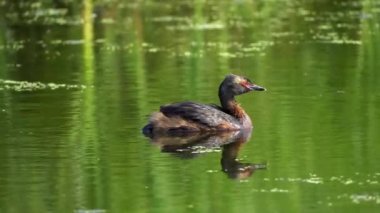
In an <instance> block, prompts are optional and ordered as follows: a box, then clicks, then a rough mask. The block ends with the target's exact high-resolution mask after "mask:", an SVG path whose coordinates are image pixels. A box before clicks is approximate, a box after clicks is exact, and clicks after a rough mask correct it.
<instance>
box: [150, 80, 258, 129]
mask: <svg viewBox="0 0 380 213" xmlns="http://www.w3.org/2000/svg"><path fill="white" fill-rule="evenodd" d="M250 91H265V88H264V87H261V86H258V85H256V84H254V83H252V82H251V81H250V80H249V79H248V78H245V77H242V76H238V75H234V74H229V75H227V76H226V77H225V78H224V80H223V82H222V83H221V84H220V86H219V99H220V103H221V107H220V106H216V105H207V104H200V103H194V102H181V103H173V104H169V105H164V106H161V107H160V111H159V112H155V113H153V114H152V115H151V117H150V120H149V123H148V124H147V125H146V126H145V127H144V128H143V133H144V134H154V133H159V132H161V133H165V132H207V131H232V130H242V129H251V128H252V122H251V119H250V118H249V116H248V114H247V113H246V112H245V111H244V109H243V108H242V107H241V106H240V105H239V104H238V103H237V102H236V100H235V96H237V95H241V94H244V93H247V92H250Z"/></svg>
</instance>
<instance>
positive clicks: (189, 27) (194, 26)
mask: <svg viewBox="0 0 380 213" xmlns="http://www.w3.org/2000/svg"><path fill="white" fill-rule="evenodd" d="M224 28H225V26H224V24H222V23H218V22H215V23H203V24H189V25H179V26H168V27H167V29H168V30H220V29H224Z"/></svg>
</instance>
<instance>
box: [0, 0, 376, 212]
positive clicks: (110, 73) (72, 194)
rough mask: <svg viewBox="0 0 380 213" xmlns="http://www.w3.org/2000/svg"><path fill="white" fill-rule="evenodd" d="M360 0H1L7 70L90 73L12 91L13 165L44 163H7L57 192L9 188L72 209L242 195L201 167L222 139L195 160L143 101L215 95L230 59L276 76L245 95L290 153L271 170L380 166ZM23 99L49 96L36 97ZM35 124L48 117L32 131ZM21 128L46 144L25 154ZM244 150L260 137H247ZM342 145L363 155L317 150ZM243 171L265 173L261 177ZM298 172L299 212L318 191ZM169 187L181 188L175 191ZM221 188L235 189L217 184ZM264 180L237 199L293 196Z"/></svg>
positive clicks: (7, 108) (367, 19)
mask: <svg viewBox="0 0 380 213" xmlns="http://www.w3.org/2000/svg"><path fill="white" fill-rule="evenodd" d="M350 2H351V1H348V2H347V1H327V0H325V1H281V0H280V1H245V0H238V1H217V0H213V1H152V0H148V1H137V0H136V1H132V0H131V1H130V0H128V1H121V0H118V1H117V0H104V1H102V0H98V1H94V2H92V1H84V2H78V1H74V0H56V1H48V0H45V1H3V4H2V6H1V8H0V10H1V11H0V20H1V23H0V28H1V30H0V52H1V53H0V67H1V68H0V77H1V79H16V80H18V81H17V82H21V81H27V82H65V83H66V84H65V85H86V86H89V85H93V86H94V87H91V88H88V89H86V90H85V91H75V90H74V91H68V92H66V93H65V92H64V91H62V90H60V91H55V92H57V95H56V96H54V97H50V98H49V96H48V95H46V96H44V94H45V93H43V92H51V91H38V92H41V93H38V92H36V93H33V94H32V95H30V96H29V95H28V94H30V93H28V94H24V93H17V94H12V91H0V113H2V114H0V116H2V115H4V117H5V118H6V119H0V127H4V128H1V129H0V131H3V132H4V129H5V130H9V132H10V133H9V134H11V135H10V136H7V138H5V139H4V138H2V139H1V142H0V145H3V144H1V143H2V141H4V140H8V142H9V141H12V143H9V144H7V145H4V146H2V147H1V156H4V157H3V159H4V160H2V161H1V162H0V165H1V168H8V167H7V165H12V166H13V168H16V169H17V168H22V166H23V165H32V166H34V167H32V166H31V167H30V168H31V169H30V170H28V168H26V169H25V170H27V171H28V172H25V174H23V175H20V174H19V173H17V172H15V170H16V169H15V170H9V171H8V170H3V171H2V173H1V175H2V177H3V176H7V178H8V179H7V180H9V181H11V180H15V181H16V182H17V183H23V182H25V179H27V180H28V181H29V180H30V181H34V180H35V179H38V181H35V182H38V183H39V184H36V185H34V187H35V188H34V191H41V193H45V194H44V195H41V196H44V198H46V200H51V199H52V200H54V199H59V202H58V203H54V202H49V203H48V204H47V203H44V202H43V201H36V200H30V199H29V198H30V197H33V198H35V197H38V196H34V194H33V196H30V197H27V196H26V195H28V193H27V192H24V189H23V190H19V191H16V192H15V191H13V190H10V189H6V190H0V191H1V192H2V193H7V192H9V193H8V194H10V196H11V197H12V196H13V197H19V196H21V197H22V198H23V199H22V200H25V201H26V200H27V201H28V202H26V203H27V204H25V205H27V206H28V205H30V206H33V207H34V208H35V209H38V208H39V207H40V206H44V207H46V208H48V207H50V205H59V206H61V208H63V211H67V210H68V208H67V206H86V207H99V208H109V209H111V210H110V212H117V211H118V210H120V209H128V210H130V211H131V212H137V211H140V210H141V207H146V208H159V209H160V210H162V211H164V212H176V211H178V210H179V208H178V206H181V207H182V206H186V205H189V203H187V202H188V200H191V201H193V202H194V203H204V202H206V203H208V204H209V205H211V203H214V202H215V203H216V205H215V206H207V205H205V206H202V207H200V208H203V209H201V210H203V211H204V212H206V211H208V210H209V209H211V208H212V209H213V210H215V211H216V212H219V211H222V210H226V211H227V210H231V209H228V207H229V206H233V205H230V204H231V202H235V200H233V199H232V200H229V198H230V197H229V195H228V194H227V193H226V191H228V189H229V187H231V188H234V187H236V186H235V185H234V186H231V185H229V182H224V180H221V179H220V177H218V176H210V174H207V173H199V172H198V173H196V172H195V171H194V170H197V171H207V170H209V169H210V168H209V165H215V158H212V157H213V156H212V155H210V157H205V158H204V159H202V163H200V162H199V161H198V163H200V164H199V166H197V167H196V168H194V167H192V164H189V163H188V162H178V161H173V159H172V158H166V157H165V156H164V157H163V155H161V154H160V153H156V152H154V151H150V150H149V148H147V147H149V146H146V144H145V143H144V142H145V141H144V140H143V139H138V138H139V135H140V130H139V127H141V126H143V123H144V122H145V118H146V117H144V116H145V115H147V114H149V112H151V111H153V110H156V108H157V107H158V105H160V104H163V103H166V102H173V101H179V100H183V99H191V100H196V101H204V102H218V100H217V96H216V90H217V86H218V84H219V82H220V80H221V79H222V78H223V76H224V74H225V73H226V72H238V73H239V72H240V74H245V75H249V76H250V77H253V78H254V79H256V80H257V81H258V83H263V85H264V86H266V87H268V88H269V92H268V94H264V95H257V96H254V98H253V99H254V104H252V105H251V102H252V101H251V100H252V96H245V97H242V98H241V99H242V105H243V106H245V107H247V111H248V112H249V113H250V114H252V115H254V116H253V118H254V121H255V124H257V126H258V128H257V131H259V132H258V134H257V137H260V139H261V140H255V143H260V144H261V145H262V148H261V151H262V152H257V153H259V154H260V155H261V156H264V157H262V158H263V159H280V160H278V161H279V162H284V164H285V165H281V167H280V166H277V168H276V165H272V167H271V172H267V173H266V174H267V175H268V176H270V177H269V178H272V179H274V178H275V177H279V176H281V175H288V176H292V175H293V176H295V177H300V176H302V174H297V173H299V172H305V171H307V172H308V171H315V170H318V171H320V172H321V173H329V172H331V170H335V171H336V172H338V173H340V174H344V173H350V172H351V173H354V172H356V171H357V169H358V168H359V169H361V168H364V169H366V168H374V167H375V164H376V162H373V161H371V159H375V158H376V157H375V156H377V155H378V152H377V150H378V146H379V145H378V143H377V141H376V139H377V138H379V133H378V131H377V129H378V128H379V124H378V116H376V115H378V114H379V107H378V98H379V96H378V94H379V84H378V79H380V77H379V72H378V70H379V69H380V64H379V60H378V58H379V57H378V55H379V51H380V49H379V48H380V32H379V28H378V20H379V16H378V13H377V12H376V10H378V9H379V6H378V5H372V3H371V2H372V1H370V0H368V1H361V2H355V1H353V2H355V3H350ZM90 3H93V4H90ZM84 16H85V17H84ZM83 20H86V22H84V21H83ZM360 31H361V33H359V32H360ZM239 70H242V71H239ZM0 84H1V82H0ZM0 89H1V85H0ZM41 94H42V95H41ZM33 95H37V96H38V95H40V96H38V97H37V98H36V97H33ZM263 97H265V98H263ZM25 105H26V106H27V107H31V108H32V107H36V106H35V105H38V107H36V108H32V110H30V109H29V111H27V113H25V109H23V108H22V107H24V106H25ZM3 109H4V111H1V110H3ZM33 113H35V114H33ZM36 115H38V117H37V118H36V117H35V116H36ZM59 115H61V117H59ZM33 116H34V117H33ZM4 117H2V118H4ZM36 123H38V124H36ZM33 125H34V126H37V127H38V128H36V129H32V130H34V131H29V130H30V129H28V128H30V126H33ZM57 125H58V127H57ZM55 128H56V129H55ZM51 129H54V130H55V131H56V132H53V133H52V132H51V131H52V130H51ZM16 131H17V132H16ZM25 132H27V134H29V133H30V134H34V135H25ZM13 136H14V138H16V139H14V140H17V142H20V143H19V144H21V142H25V141H27V142H30V143H35V142H36V140H37V142H40V143H41V145H40V147H37V148H39V149H41V150H38V151H40V152H41V153H37V154H39V155H40V156H31V157H30V158H26V157H25V158H23V157H22V156H21V157H19V158H17V156H16V154H18V153H21V154H22V153H23V152H25V154H26V155H27V154H30V145H25V144H21V145H17V147H16V148H15V147H14V146H13V144H14V143H13V142H14V140H11V139H9V138H11V137H13ZM45 138H46V139H45ZM256 139H257V138H256ZM18 140H19V141H18ZM55 143H59V145H56V146H53V145H54V144H55ZM60 143H62V144H63V145H62V144H60ZM342 144H344V145H342ZM247 145H248V146H249V144H247ZM41 147H42V148H41ZM320 147H328V149H327V148H326V149H324V148H320ZM255 148H258V149H260V147H258V146H255ZM341 148H342V149H341ZM376 148H377V149H376ZM347 150H348V151H347ZM245 152H248V153H255V152H256V151H255V150H250V149H249V147H246V149H245ZM331 153H335V154H336V153H338V154H340V155H341V156H347V155H349V156H352V157H353V159H354V160H353V162H352V163H353V164H354V165H353V166H352V167H349V168H347V167H345V166H344V165H345V164H346V163H347V162H345V160H347V158H343V157H342V158H341V159H336V161H335V165H334V164H332V163H330V162H327V161H326V160H325V159H323V158H322V157H321V156H328V157H329V156H331V155H332V154H331ZM41 154H42V158H41ZM32 155H33V153H32ZM15 156H16V157H15ZM243 156H244V155H243ZM261 156H260V158H261ZM252 157H256V156H252ZM30 159H31V160H30ZM33 160H34V161H33ZM197 160H198V159H197ZM157 161H158V163H157ZM298 164H302V165H298ZM157 165H158V166H157ZM160 165H161V166H160ZM162 165H164V166H162ZM289 165H290V166H289ZM337 165H342V166H341V167H339V166H337ZM334 166H335V167H334ZM298 167H302V168H304V169H305V170H304V171H299V170H297V169H295V168H298ZM34 168H37V169H38V168H42V169H43V171H42V172H41V171H40V170H38V171H40V172H41V173H37V172H35V171H32V170H33V169H34ZM169 168H170V169H169ZM215 169H217V170H219V169H220V168H219V167H218V166H216V167H215ZM169 170H170V171H169ZM173 171H174V172H173ZM44 172H46V173H44ZM47 173H48V177H45V176H44V175H46V174H47ZM66 174H67V175H66ZM115 174H117V175H115ZM24 175H26V176H24ZM319 175H321V176H323V175H324V174H319ZM42 176H43V177H42ZM178 176H181V177H180V178H179V177H178ZM29 178H30V179H29ZM39 178H40V179H39ZM41 178H46V179H48V181H52V182H53V184H52V185H53V186H54V187H51V186H50V185H47V184H45V182H46V179H42V180H41ZM0 181H3V180H2V178H0ZM183 181H184V182H185V183H184V184H183ZM247 184H250V185H249V187H252V188H255V187H257V186H259V184H260V183H258V184H256V183H255V182H253V183H247ZM0 185H1V184H0ZM152 185H154V188H153V189H152V188H149V190H148V189H147V188H146V187H147V186H149V187H151V186H152ZM1 186H3V185H1ZM245 186H247V185H245ZM20 187H22V186H20ZM301 187H302V186H299V185H298V184H296V185H290V186H289V188H288V189H286V190H289V191H291V192H292V195H294V198H295V201H294V202H292V203H291V205H289V209H290V210H289V212H300V211H301V212H302V210H304V209H303V208H302V206H301V205H302V199H303V198H302V197H301V195H302V196H304V195H305V194H307V193H313V192H303V191H301V190H302V188H301ZM46 189H48V190H46ZM339 189H340V188H339ZM49 190H50V191H49ZM4 191H5V192H4ZM134 193H137V195H135V194H134ZM242 193H243V192H242ZM173 194H175V195H181V196H182V195H183V196H184V197H181V196H179V198H178V200H176V202H178V203H175V205H173V200H171V199H172V195H173ZM221 194H223V196H224V199H223V200H219V199H218V198H219V197H218V196H219V195H221ZM29 195H30V193H29ZM245 195H247V196H245ZM7 196H8V195H7ZM135 196H136V197H137V196H140V198H141V197H142V198H141V199H137V198H136V197H135ZM260 196H261V195H260V194H257V195H252V194H249V193H247V194H242V196H240V197H239V202H241V203H245V204H247V205H245V206H244V207H245V210H246V211H249V212H251V211H252V212H253V211H256V212H262V209H265V208H267V207H268V206H270V208H271V210H273V212H276V211H281V210H282V209H281V207H282V206H284V205H287V206H288V204H289V203H287V202H284V201H280V202H277V200H276V199H278V198H277V197H276V196H271V195H268V198H270V199H268V200H271V199H272V200H271V201H273V200H275V201H276V202H271V203H270V205H268V203H265V202H264V203H254V202H251V201H252V200H254V199H253V198H260ZM312 196H316V195H315V194H313V195H312ZM297 198H298V199H297ZM216 200H218V201H216ZM52 203H53V204H52ZM109 203H112V205H111V206H107V205H108V204H109ZM251 203H253V204H251ZM12 204H13V203H10V204H8V205H9V208H12V209H13V208H15V207H14V206H11V205H12ZM0 206H3V205H0ZM20 208H22V207H20ZM25 209H26V208H24V209H23V210H25ZM28 209H29V208H28ZM115 209H116V210H115ZM112 210H114V211H112ZM31 211H33V210H31ZM34 212H41V211H38V210H35V211H34Z"/></svg>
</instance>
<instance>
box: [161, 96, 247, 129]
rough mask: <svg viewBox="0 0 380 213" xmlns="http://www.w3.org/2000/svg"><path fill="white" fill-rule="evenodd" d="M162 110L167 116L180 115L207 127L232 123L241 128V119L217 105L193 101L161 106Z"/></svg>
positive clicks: (231, 124)
mask: <svg viewBox="0 0 380 213" xmlns="http://www.w3.org/2000/svg"><path fill="white" fill-rule="evenodd" d="M160 111H161V112H162V113H163V114H164V115H165V116H167V117H173V116H179V117H181V118H183V119H185V120H190V121H193V122H196V123H199V124H202V125H205V126H207V127H211V128H212V127H218V126H223V125H230V126H233V127H236V128H239V126H240V123H239V121H238V120H237V119H236V118H235V117H233V116H231V115H229V114H227V113H225V112H223V111H222V110H221V108H220V107H215V105H206V104H198V103H193V102H182V103H174V104H170V105H165V106H161V108H160Z"/></svg>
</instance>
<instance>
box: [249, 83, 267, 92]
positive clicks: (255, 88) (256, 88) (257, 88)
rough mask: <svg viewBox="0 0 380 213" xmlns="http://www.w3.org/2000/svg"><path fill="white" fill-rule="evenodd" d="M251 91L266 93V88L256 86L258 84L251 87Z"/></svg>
mask: <svg viewBox="0 0 380 213" xmlns="http://www.w3.org/2000/svg"><path fill="white" fill-rule="evenodd" d="M249 89H250V90H251V91H253V90H255V91H265V90H266V89H265V88H264V87H261V86H259V85H256V84H251V85H249Z"/></svg>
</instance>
